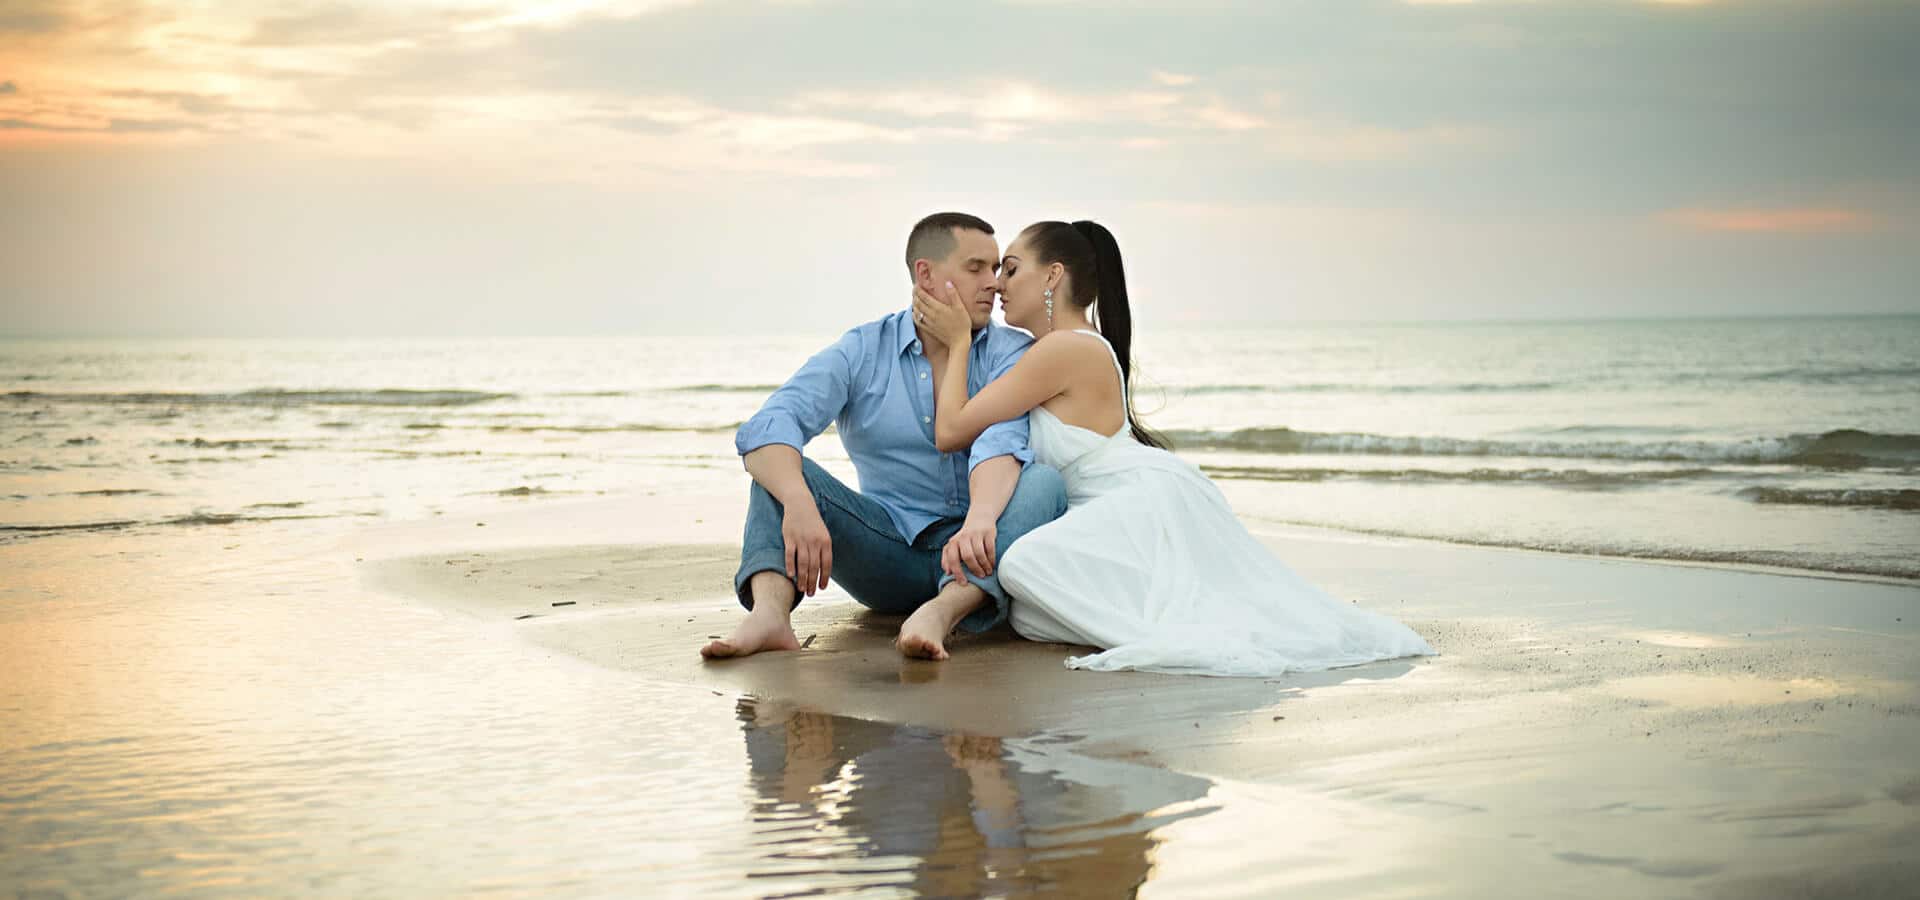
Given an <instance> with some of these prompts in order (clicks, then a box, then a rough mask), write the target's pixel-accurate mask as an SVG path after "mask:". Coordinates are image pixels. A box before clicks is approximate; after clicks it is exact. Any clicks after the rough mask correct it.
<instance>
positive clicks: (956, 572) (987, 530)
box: [940, 518, 999, 584]
mask: <svg viewBox="0 0 1920 900" xmlns="http://www.w3.org/2000/svg"><path fill="white" fill-rule="evenodd" d="M998 535H999V529H997V528H996V527H995V526H994V523H993V522H975V521H974V520H973V519H971V518H969V519H967V521H966V524H964V525H961V526H960V530H959V531H956V532H954V535H953V537H951V538H948V539H947V547H946V549H945V550H943V551H941V553H940V568H941V569H942V570H944V571H945V572H946V573H947V574H948V575H952V576H953V577H954V579H955V580H957V581H959V582H960V583H961V584H966V583H967V573H968V572H972V573H973V574H974V575H975V576H977V577H980V578H985V577H987V576H988V575H992V574H993V566H994V562H995V560H994V558H993V542H994V540H995V539H996V538H997V537H998Z"/></svg>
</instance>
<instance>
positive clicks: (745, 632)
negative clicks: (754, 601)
mask: <svg viewBox="0 0 1920 900" xmlns="http://www.w3.org/2000/svg"><path fill="white" fill-rule="evenodd" d="M798 649H800V640H799V639H798V638H796V637H794V634H793V623H792V622H790V621H788V619H787V617H785V616H774V615H754V614H753V613H748V614H747V618H746V621H744V622H741V623H740V627H738V628H735V629H734V630H733V633H732V634H730V635H727V637H726V640H720V641H714V642H713V643H710V644H708V645H706V646H705V647H701V648H700V655H701V656H704V657H706V658H707V659H732V658H734V657H736V656H752V655H753V654H755V653H763V652H766V651H769V650H798Z"/></svg>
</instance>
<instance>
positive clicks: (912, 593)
mask: <svg viewBox="0 0 1920 900" xmlns="http://www.w3.org/2000/svg"><path fill="white" fill-rule="evenodd" d="M800 470H801V474H803V475H804V476H806V480H807V487H808V489H809V490H811V491H812V492H813V502H814V503H815V504H816V505H817V506H819V507H820V518H821V519H822V520H824V521H825V522H826V523H827V534H828V535H829V536H830V537H831V538H832V540H833V580H834V581H836V582H839V583H840V585H841V586H842V587H844V588H846V589H847V593H848V594H851V595H853V599H854V600H857V601H859V603H860V605H862V606H865V607H867V608H868V609H871V610H874V611H875V612H882V613H888V614H892V615H906V614H908V613H911V612H913V611H914V610H916V609H919V608H920V604H922V603H925V602H927V601H928V600H930V599H932V598H933V596H934V595H935V594H937V593H939V592H940V590H941V589H942V588H944V587H946V586H947V583H948V582H951V581H953V576H951V575H948V574H947V573H945V572H942V571H941V570H940V552H941V551H942V550H944V549H945V548H946V546H947V540H948V539H949V538H951V537H953V535H954V533H955V532H957V531H959V530H960V526H961V525H963V524H964V521H963V520H961V519H941V520H940V521H937V522H935V523H933V524H932V525H929V526H927V528H926V530H925V531H922V532H921V533H920V535H919V537H917V538H915V539H914V540H913V541H912V542H908V541H905V540H903V539H901V537H900V533H899V532H898V531H895V530H894V528H893V519H891V518H889V517H888V516H887V511H886V509H884V508H883V507H881V506H880V504H879V502H878V501H875V500H872V499H869V498H867V497H863V496H861V495H860V492H859V491H856V490H854V489H852V488H850V487H847V486H846V485H844V484H842V483H840V479H838V478H835V477H833V476H832V475H830V474H828V473H827V470H825V469H822V468H820V466H819V465H818V464H817V463H815V462H814V461H813V460H810V459H805V458H802V459H801V461H800ZM1066 511H1067V488H1066V482H1064V481H1062V480H1061V479H1060V473H1059V472H1056V471H1054V470H1053V469H1052V468H1051V467H1049V466H1043V465H1040V464H1038V463H1033V464H1029V465H1028V466H1027V467H1026V468H1025V469H1024V470H1022V471H1021V472H1020V483H1019V484H1018V485H1017V486H1015V487H1014V489H1013V498H1012V499H1011V500H1009V501H1007V508H1006V509H1005V510H1004V511H1002V512H1001V513H1000V520H999V522H998V523H996V525H995V539H994V545H993V554H994V559H995V561H996V562H997V561H998V560H999V559H1000V558H1001V557H1002V556H1005V555H1006V552H1007V548H1008V547H1010V546H1012V545H1013V542H1014V541H1017V540H1019V539H1020V538H1021V536H1022V535H1025V534H1026V533H1027V532H1029V531H1032V530H1034V529H1035V528H1038V527H1040V526H1042V525H1045V524H1046V523H1048V522H1051V521H1053V520H1054V519H1057V518H1060V516H1061V515H1063V514H1065V513H1066ZM785 516H786V509H785V508H784V507H783V506H781V505H780V501H778V500H775V499H773V495H772V494H770V493H767V489H766V488H763V487H761V486H760V484H759V483H758V482H755V483H754V485H753V489H752V495H751V497H750V498H749V499H748V501H747V532H746V536H745V538H744V539H742V541H741V546H740V572H739V574H737V575H735V576H734V579H733V589H734V592H735V593H736V594H738V595H739V596H740V605H742V606H745V607H746V608H747V609H753V595H752V593H751V592H750V591H749V590H748V582H749V581H750V580H751V579H752V578H753V576H754V575H757V574H759V573H761V572H779V573H780V574H782V575H785V574H786V571H787V542H786V539H785V538H783V537H782V536H781V534H780V527H781V525H782V523H783V520H784V519H785ZM967 581H968V582H969V583H971V584H976V585H979V586H980V588H981V590H984V591H986V593H987V596H988V597H991V598H993V605H992V606H985V605H983V606H981V607H980V608H979V609H976V610H974V611H973V612H971V613H969V614H968V615H967V617H966V618H965V619H962V620H961V621H960V627H962V628H964V629H966V630H968V631H972V632H981V631H986V630H987V629H989V628H992V627H994V626H995V625H998V624H1000V623H1001V622H1004V621H1006V619H1007V592H1006V591H1005V590H1002V589H1001V587H1000V576H999V575H998V574H997V572H996V574H993V575H989V576H987V577H985V578H976V577H974V575H973V573H971V572H969V573H967ZM800 599H801V595H799V594H795V596H794V605H796V606H797V605H799V601H800Z"/></svg>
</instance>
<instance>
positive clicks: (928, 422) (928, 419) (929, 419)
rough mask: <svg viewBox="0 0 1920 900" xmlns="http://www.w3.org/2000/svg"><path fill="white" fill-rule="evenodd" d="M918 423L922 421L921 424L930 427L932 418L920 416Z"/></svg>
mask: <svg viewBox="0 0 1920 900" xmlns="http://www.w3.org/2000/svg"><path fill="white" fill-rule="evenodd" d="M920 421H922V422H925V423H927V424H929V425H931V424H933V417H932V416H921V417H920Z"/></svg>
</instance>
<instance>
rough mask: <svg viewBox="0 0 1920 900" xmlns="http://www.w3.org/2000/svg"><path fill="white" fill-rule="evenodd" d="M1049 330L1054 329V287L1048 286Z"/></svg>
mask: <svg viewBox="0 0 1920 900" xmlns="http://www.w3.org/2000/svg"><path fill="white" fill-rule="evenodd" d="M1046 296H1047V330H1048V331H1052V330H1053V288H1047V294H1046Z"/></svg>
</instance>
